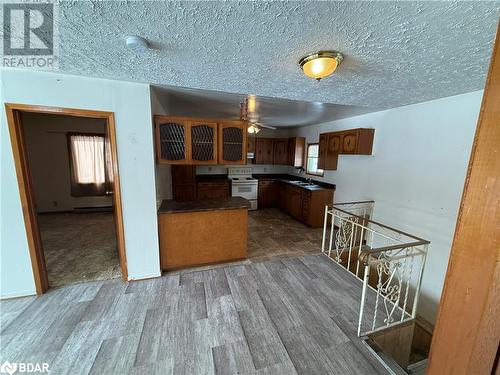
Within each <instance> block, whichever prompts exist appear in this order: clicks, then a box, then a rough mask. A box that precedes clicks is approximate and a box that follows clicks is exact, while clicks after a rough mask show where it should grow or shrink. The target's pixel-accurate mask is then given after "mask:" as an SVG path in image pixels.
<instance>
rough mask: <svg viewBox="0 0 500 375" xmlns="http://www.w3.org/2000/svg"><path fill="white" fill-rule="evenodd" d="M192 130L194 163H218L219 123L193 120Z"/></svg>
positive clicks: (192, 158) (192, 157)
mask: <svg viewBox="0 0 500 375" xmlns="http://www.w3.org/2000/svg"><path fill="white" fill-rule="evenodd" d="M190 130H191V160H192V162H193V164H217V123H216V122H194V121H192V122H191V124H190Z"/></svg>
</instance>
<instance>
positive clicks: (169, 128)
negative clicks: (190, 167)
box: [155, 116, 191, 164]
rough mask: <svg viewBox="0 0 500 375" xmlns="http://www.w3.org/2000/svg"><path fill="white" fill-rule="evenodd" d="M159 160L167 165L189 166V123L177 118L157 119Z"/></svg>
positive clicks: (161, 117)
mask: <svg viewBox="0 0 500 375" xmlns="http://www.w3.org/2000/svg"><path fill="white" fill-rule="evenodd" d="M155 127H156V149H157V153H158V160H160V161H162V162H164V163H167V164H188V163H189V161H190V159H191V157H190V151H191V148H190V146H191V139H190V137H191V134H190V131H189V121H186V120H185V119H181V118H176V117H163V116H158V117H155Z"/></svg>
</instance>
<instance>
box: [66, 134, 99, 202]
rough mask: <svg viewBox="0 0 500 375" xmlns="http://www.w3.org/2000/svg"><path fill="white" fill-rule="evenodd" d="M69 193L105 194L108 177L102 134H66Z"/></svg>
mask: <svg viewBox="0 0 500 375" xmlns="http://www.w3.org/2000/svg"><path fill="white" fill-rule="evenodd" d="M68 142H69V157H70V170H71V171H70V172H71V195H72V196H75V197H82V196H94V195H105V194H106V190H107V185H108V177H107V171H106V163H105V157H104V154H105V139H104V135H102V134H75V133H69V134H68Z"/></svg>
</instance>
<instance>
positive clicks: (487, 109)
mask: <svg viewBox="0 0 500 375" xmlns="http://www.w3.org/2000/svg"><path fill="white" fill-rule="evenodd" d="M498 103H500V26H499V28H498V29H497V37H496V44H495V47H494V50H493V56H492V60H491V64H490V69H489V73H488V78H487V81H486V88H485V91H484V95H483V102H482V105H481V111H480V115H479V120H478V125H477V130H476V135H475V139H474V144H473V147H472V154H471V158H470V161H469V169H468V172H467V178H466V183H465V187H464V192H463V196H462V202H461V205H460V211H459V214H458V219H457V225H456V229H455V236H454V239H453V245H452V249H451V255H450V260H449V263H448V271H447V274H446V279H445V284H444V289H443V295H442V298H441V304H440V306H439V313H438V319H437V322H436V327H435V330H434V337H433V340H432V346H431V352H430V358H429V367H428V372H427V373H428V374H431V375H432V374H472V373H474V374H490V373H494V372H495V369H494V368H493V366H494V363H495V356H496V354H497V350H498V344H499V341H498V340H499V337H500V319H499V316H500V303H499V301H500V225H499V223H500V205H499V204H498V193H499V191H500V126H499V125H498V124H499V123H500V106H499V105H498ZM496 370H497V371H498V368H497V369H496Z"/></svg>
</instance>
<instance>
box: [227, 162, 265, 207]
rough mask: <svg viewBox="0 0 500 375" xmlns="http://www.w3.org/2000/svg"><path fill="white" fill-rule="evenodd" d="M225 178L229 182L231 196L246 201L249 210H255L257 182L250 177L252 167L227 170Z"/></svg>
mask: <svg viewBox="0 0 500 375" xmlns="http://www.w3.org/2000/svg"><path fill="white" fill-rule="evenodd" d="M227 177H228V178H229V179H230V180H231V196H232V197H243V198H246V199H248V200H249V201H250V205H251V208H250V210H256V209H257V194H258V193H257V192H258V188H259V182H258V181H257V180H256V179H255V178H253V177H252V167H236V168H228V169H227Z"/></svg>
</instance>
